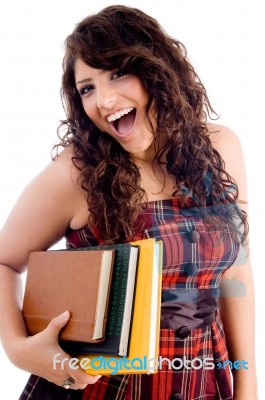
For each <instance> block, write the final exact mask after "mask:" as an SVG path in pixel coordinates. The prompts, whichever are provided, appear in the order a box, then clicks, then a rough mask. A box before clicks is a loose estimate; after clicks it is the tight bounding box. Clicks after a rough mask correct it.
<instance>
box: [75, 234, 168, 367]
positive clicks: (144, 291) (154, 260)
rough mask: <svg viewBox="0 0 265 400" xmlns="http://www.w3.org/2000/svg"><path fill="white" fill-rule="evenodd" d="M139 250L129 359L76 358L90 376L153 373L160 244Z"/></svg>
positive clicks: (141, 243)
mask: <svg viewBox="0 0 265 400" xmlns="http://www.w3.org/2000/svg"><path fill="white" fill-rule="evenodd" d="M132 244H135V245H138V246H140V253H139V262H138V271H137V282H136V292H135V302H134V303H135V304H134V310H133V320H132V331H131V340H130V348H129V355H128V357H111V356H107V355H102V354H100V353H98V354H97V355H94V354H84V355H83V356H80V357H79V360H80V366H81V367H82V368H84V370H85V371H86V373H88V374H91V375H98V374H99V375H110V374H135V373H154V372H156V362H155V360H156V359H157V358H158V347H159V329H160V313H161V286H162V249H163V245H162V242H156V241H155V239H144V240H139V241H137V242H133V243H132Z"/></svg>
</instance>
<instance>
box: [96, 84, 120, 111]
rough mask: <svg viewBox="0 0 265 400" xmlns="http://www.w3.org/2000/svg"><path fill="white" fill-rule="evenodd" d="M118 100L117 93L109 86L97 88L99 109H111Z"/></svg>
mask: <svg viewBox="0 0 265 400" xmlns="http://www.w3.org/2000/svg"><path fill="white" fill-rule="evenodd" d="M116 100H117V94H116V92H115V91H114V90H113V89H112V88H110V87H109V86H108V85H101V86H98V87H97V107H98V108H99V109H110V108H112V107H113V104H114V103H115V101H116Z"/></svg>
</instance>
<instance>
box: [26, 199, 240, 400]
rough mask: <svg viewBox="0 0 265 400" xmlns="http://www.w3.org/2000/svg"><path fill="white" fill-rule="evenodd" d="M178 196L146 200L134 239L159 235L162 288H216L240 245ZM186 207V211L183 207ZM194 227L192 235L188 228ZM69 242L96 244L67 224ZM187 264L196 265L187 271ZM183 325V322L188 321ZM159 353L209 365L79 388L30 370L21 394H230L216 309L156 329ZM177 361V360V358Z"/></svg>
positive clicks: (157, 398) (200, 397) (201, 397)
mask: <svg viewBox="0 0 265 400" xmlns="http://www.w3.org/2000/svg"><path fill="white" fill-rule="evenodd" d="M178 205H179V203H178V200H177V199H170V200H157V201H153V202H150V203H148V204H147V209H146V210H144V211H143V213H142V214H141V218H143V219H144V224H145V225H144V226H145V228H144V230H143V232H140V233H138V234H136V236H135V240H138V239H141V238H149V237H155V238H157V239H159V240H162V241H163V244H164V263H163V281H162V286H163V290H166V289H173V290H178V289H181V290H182V291H183V289H184V290H185V291H187V292H189V290H191V291H192V290H198V292H200V291H202V290H203V291H204V292H207V291H209V293H211V291H214V290H216V289H217V290H218V288H219V285H220V280H221V277H222V274H223V273H224V272H225V271H226V270H227V269H228V268H229V267H230V266H231V265H232V264H233V263H234V262H235V259H236V257H237V254H238V250H239V245H238V244H237V243H236V241H235V240H233V238H232V235H231V232H230V230H229V228H228V227H227V228H226V230H225V233H224V236H223V238H222V240H221V241H220V234H221V233H220V232H219V231H218V230H216V229H214V228H213V227H209V225H208V224H206V223H204V221H203V218H202V217H201V216H200V213H197V214H196V213H195V214H193V213H189V212H187V210H180V209H179V206H178ZM185 211H186V212H185ZM193 231H197V232H198V233H199V235H198V234H196V237H195V240H193V239H194V238H193V239H192V237H191V232H193ZM66 239H67V246H68V247H85V246H95V245H98V244H99V242H100V240H99V239H97V238H96V237H95V235H93V234H92V232H91V231H90V230H88V229H87V228H83V229H80V230H77V231H73V230H69V231H68V232H67V234H66ZM187 265H193V266H194V265H196V269H195V270H194V268H193V269H192V272H191V273H187V272H185V268H186V266H187ZM187 325H188V323H187ZM159 355H160V356H162V357H165V358H168V359H170V360H173V359H175V358H181V359H183V358H186V359H188V360H192V359H194V358H199V359H201V360H202V359H204V358H211V359H213V360H214V361H213V362H214V364H215V367H214V368H213V369H206V368H203V367H202V368H200V369H195V368H191V369H187V368H184V367H183V368H181V369H177V370H174V369H169V367H168V364H167V363H164V364H163V368H162V370H160V371H159V372H157V373H155V374H152V375H125V376H104V377H102V378H101V379H100V380H99V381H98V382H97V383H95V384H94V385H88V386H87V387H86V389H85V390H84V391H74V390H69V391H67V390H65V389H63V388H59V387H57V386H56V385H53V384H51V383H49V382H46V381H44V380H43V379H40V378H38V377H35V376H33V375H32V376H31V377H30V379H29V382H28V384H27V386H26V387H25V390H24V392H23V394H22V395H21V397H20V400H26V399H35V400H37V399H43V400H44V399H45V400H50V399H67V400H70V399H72V400H77V399H78V400H79V399H80V400H87V399H89V400H114V399H115V400H149V399H150V400H151V399H152V400H181V399H182V400H214V399H222V400H230V399H232V398H233V395H232V380H231V371H230V369H229V367H228V366H227V367H226V368H225V369H224V368H219V367H218V366H217V364H218V363H219V362H221V363H223V362H224V361H225V360H228V359H229V356H228V353H227V347H226V341H225V335H224V330H223V325H222V321H221V318H220V313H219V310H218V308H217V310H216V312H215V319H214V320H213V321H212V322H211V323H210V324H209V325H206V326H203V327H199V328H196V329H191V330H190V332H189V334H188V335H187V337H185V338H181V337H179V336H178V335H177V334H176V332H175V331H174V330H173V329H161V331H160V352H159ZM177 365H179V364H177ZM45 393H47V394H45Z"/></svg>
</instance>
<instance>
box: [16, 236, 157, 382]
mask: <svg viewBox="0 0 265 400" xmlns="http://www.w3.org/2000/svg"><path fill="white" fill-rule="evenodd" d="M162 248H163V246H162V242H160V241H156V240H155V239H144V240H139V241H137V242H132V243H124V244H115V245H109V246H98V247H89V248H78V249H71V250H53V251H35V252H32V253H31V254H30V258H29V263H28V273H27V280H26V287H25V294H24V302H23V310H22V311H23V316H24V320H25V325H26V328H27V331H28V334H29V335H34V334H36V333H38V332H40V331H42V330H43V329H45V328H46V327H47V326H48V324H49V322H50V321H51V319H52V318H54V317H55V316H57V315H59V314H61V313H62V312H64V311H66V310H69V311H70V320H69V322H68V324H67V325H66V326H65V327H64V328H63V329H62V331H61V333H60V336H59V341H60V345H61V347H62V348H63V349H64V350H65V351H67V352H68V353H69V354H70V355H71V356H73V357H75V356H77V357H78V358H79V360H80V365H81V366H83V367H84V365H86V367H84V369H85V370H86V372H87V373H88V374H96V375H98V374H101V375H108V374H113V373H115V374H116V373H117V374H128V373H130V374H131V373H150V372H155V370H156V369H155V365H153V366H152V365H150V363H149V360H151V359H157V358H158V343H159V328H160V310H161V284H162ZM136 360H137V362H136ZM85 362H86V364H85Z"/></svg>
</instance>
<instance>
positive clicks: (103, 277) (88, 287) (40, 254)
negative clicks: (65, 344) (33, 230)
mask: <svg viewBox="0 0 265 400" xmlns="http://www.w3.org/2000/svg"><path fill="white" fill-rule="evenodd" d="M113 260H114V251H113V250H92V251H82V252H70V251H64V250H62V251H58V250H56V251H34V252H31V254H30V257H29V264H28V273H27V280H26V287H25V294H24V302H23V309H22V312H23V317H24V320H25V324H26V328H27V331H28V334H29V335H34V334H36V333H38V332H40V331H42V330H43V329H45V328H46V327H47V325H48V324H49V322H50V321H51V319H52V318H54V317H55V316H57V315H59V314H61V313H62V312H64V311H66V310H69V311H70V314H71V316H70V320H69V322H68V324H67V325H66V326H65V328H63V329H62V331H61V333H60V339H63V340H74V341H84V342H85V341H86V342H94V341H97V340H98V341H100V340H104V335H105V327H106V319H107V311H108V302H109V294H110V284H111V276H112V269H113Z"/></svg>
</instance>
